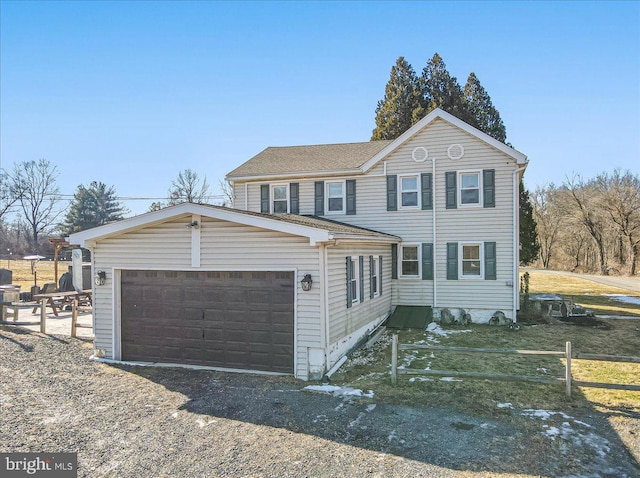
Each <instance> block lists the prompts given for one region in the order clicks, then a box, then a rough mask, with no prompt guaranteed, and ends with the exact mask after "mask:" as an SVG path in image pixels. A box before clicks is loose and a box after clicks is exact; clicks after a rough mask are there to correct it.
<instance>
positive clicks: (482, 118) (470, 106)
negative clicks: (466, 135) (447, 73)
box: [464, 72, 507, 143]
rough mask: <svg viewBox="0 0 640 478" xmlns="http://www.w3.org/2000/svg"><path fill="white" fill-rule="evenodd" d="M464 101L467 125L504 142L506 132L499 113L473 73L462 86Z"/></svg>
mask: <svg viewBox="0 0 640 478" xmlns="http://www.w3.org/2000/svg"><path fill="white" fill-rule="evenodd" d="M464 101H465V106H466V110H467V112H468V115H469V121H468V122H469V124H470V125H472V126H475V127H476V128H478V129H479V130H480V131H483V132H485V133H487V134H488V135H489V136H491V137H493V138H495V139H497V140H498V141H501V142H503V143H504V142H506V140H507V131H506V129H505V127H504V123H503V122H502V119H501V118H500V113H498V110H497V109H496V108H495V107H494V106H493V103H492V102H491V97H490V96H489V94H488V93H487V91H486V90H485V89H484V88H483V87H482V85H481V84H480V80H478V77H477V76H476V74H475V73H473V72H472V73H471V74H470V75H469V78H468V79H467V84H466V85H465V86H464Z"/></svg>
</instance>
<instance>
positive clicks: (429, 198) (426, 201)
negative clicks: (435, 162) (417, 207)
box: [420, 173, 433, 209]
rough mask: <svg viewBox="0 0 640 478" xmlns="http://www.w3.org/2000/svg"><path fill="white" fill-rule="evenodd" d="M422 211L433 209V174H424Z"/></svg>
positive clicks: (422, 178) (422, 176) (422, 177)
mask: <svg viewBox="0 0 640 478" xmlns="http://www.w3.org/2000/svg"><path fill="white" fill-rule="evenodd" d="M420 176H421V183H422V209H433V186H432V181H431V179H432V178H431V173H422V174H421V175H420Z"/></svg>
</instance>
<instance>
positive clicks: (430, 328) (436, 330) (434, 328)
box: [427, 322, 473, 339]
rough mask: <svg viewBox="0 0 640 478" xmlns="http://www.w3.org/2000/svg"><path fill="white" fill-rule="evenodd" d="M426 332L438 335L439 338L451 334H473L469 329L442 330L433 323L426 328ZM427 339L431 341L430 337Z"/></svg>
mask: <svg viewBox="0 0 640 478" xmlns="http://www.w3.org/2000/svg"><path fill="white" fill-rule="evenodd" d="M427 330H428V331H429V332H431V333H432V334H433V335H439V336H441V337H448V336H449V335H453V334H464V333H468V332H473V330H471V329H466V330H444V329H443V328H442V327H440V325H439V324H437V323H435V322H431V323H430V324H429V325H428V326H427ZM429 339H431V336H429Z"/></svg>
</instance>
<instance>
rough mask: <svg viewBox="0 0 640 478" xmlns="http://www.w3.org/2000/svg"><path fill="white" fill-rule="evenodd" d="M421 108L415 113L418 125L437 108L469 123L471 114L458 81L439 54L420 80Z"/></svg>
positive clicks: (414, 119) (423, 71)
mask: <svg viewBox="0 0 640 478" xmlns="http://www.w3.org/2000/svg"><path fill="white" fill-rule="evenodd" d="M418 89H419V92H420V93H419V106H418V107H417V108H416V109H415V110H414V111H413V117H412V121H413V123H414V124H415V123H417V122H418V121H420V120H421V119H422V118H424V117H425V116H427V115H428V114H429V113H430V112H431V111H432V110H434V109H435V108H440V109H443V110H444V111H446V112H447V113H451V114H452V115H453V116H455V117H457V118H460V119H461V120H463V121H467V122H468V121H469V113H468V111H467V109H466V105H465V102H464V99H463V94H462V88H460V85H459V84H458V80H457V79H456V78H455V77H454V76H451V74H450V73H449V72H448V71H447V66H446V65H445V63H444V60H443V59H442V57H441V56H440V55H438V54H437V53H436V54H434V55H433V58H431V59H430V60H429V61H428V62H427V65H426V66H425V67H424V69H423V70H422V75H421V76H420V78H419V80H418Z"/></svg>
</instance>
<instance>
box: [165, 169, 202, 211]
mask: <svg viewBox="0 0 640 478" xmlns="http://www.w3.org/2000/svg"><path fill="white" fill-rule="evenodd" d="M208 199H209V183H207V177H206V176H205V177H204V178H203V179H202V180H200V176H199V175H198V173H196V172H195V171H192V170H191V169H185V170H184V171H180V172H179V173H178V177H177V178H176V179H174V180H173V181H172V182H171V188H170V189H169V206H175V205H176V204H180V203H183V202H193V203H201V204H202V203H207V202H208Z"/></svg>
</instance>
